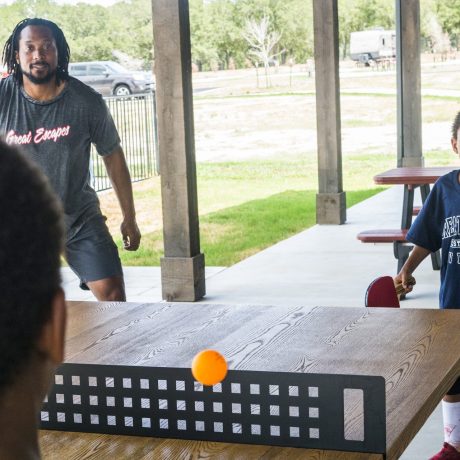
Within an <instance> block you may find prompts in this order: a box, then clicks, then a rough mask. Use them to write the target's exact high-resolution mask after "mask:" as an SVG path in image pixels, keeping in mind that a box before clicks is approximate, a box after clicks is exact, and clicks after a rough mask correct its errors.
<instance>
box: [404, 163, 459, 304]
mask: <svg viewBox="0 0 460 460" xmlns="http://www.w3.org/2000/svg"><path fill="white" fill-rule="evenodd" d="M459 173H460V170H456V171H452V172H450V173H448V174H446V175H445V176H442V177H441V178H439V179H438V181H437V182H436V183H435V184H434V187H433V189H432V190H431V192H430V194H429V195H428V198H427V200H426V201H425V204H424V205H423V208H422V210H421V211H420V213H419V215H418V216H417V218H416V219H415V221H414V223H413V224H412V226H411V228H410V230H409V232H408V233H407V239H408V240H409V241H410V242H411V243H414V244H416V245H417V246H421V247H422V248H425V249H428V250H429V251H431V252H435V251H437V250H438V249H441V288H440V290H439V306H440V307H441V308H460V184H459V182H458V175H459Z"/></svg>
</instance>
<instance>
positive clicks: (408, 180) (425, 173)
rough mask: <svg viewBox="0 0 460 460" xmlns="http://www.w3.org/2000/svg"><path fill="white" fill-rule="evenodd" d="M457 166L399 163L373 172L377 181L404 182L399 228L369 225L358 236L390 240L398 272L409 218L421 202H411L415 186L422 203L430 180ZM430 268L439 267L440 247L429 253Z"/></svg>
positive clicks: (407, 247) (407, 246)
mask: <svg viewBox="0 0 460 460" xmlns="http://www.w3.org/2000/svg"><path fill="white" fill-rule="evenodd" d="M453 169H456V167H454V166H443V167H427V168H425V167H402V168H394V169H390V170H388V171H385V172H383V173H380V174H377V175H376V176H374V182H375V183H376V184H378V185H404V195H403V205H402V217H401V226H400V228H394V229H372V230H364V231H362V232H360V233H358V235H357V238H358V240H360V241H362V242H363V243H374V244H377V243H392V244H393V254H394V256H395V258H396V259H397V273H398V272H399V271H400V270H401V268H402V266H403V265H404V263H405V262H406V260H407V258H408V257H409V254H410V251H411V250H412V248H413V246H412V245H411V244H410V243H409V242H408V241H407V240H406V234H407V231H408V230H409V228H410V226H411V224H412V219H413V217H414V216H417V215H418V213H419V212H420V210H421V206H414V190H415V189H416V188H420V194H421V198H422V204H423V203H425V201H426V199H427V198H428V195H429V193H430V184H433V183H434V182H436V181H437V180H438V179H439V178H440V177H441V176H443V175H444V174H447V173H449V172H451V171H452V170H453ZM431 262H432V266H433V270H439V269H440V268H441V257H440V254H439V251H438V252H436V253H433V254H431Z"/></svg>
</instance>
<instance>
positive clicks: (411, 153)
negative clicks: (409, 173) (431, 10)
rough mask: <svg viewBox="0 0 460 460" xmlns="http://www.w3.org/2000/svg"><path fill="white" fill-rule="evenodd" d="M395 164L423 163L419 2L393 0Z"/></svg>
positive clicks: (410, 164) (421, 164) (414, 164)
mask: <svg viewBox="0 0 460 460" xmlns="http://www.w3.org/2000/svg"><path fill="white" fill-rule="evenodd" d="M396 48H397V51H396V57H397V88H398V96H397V104H398V121H397V123H398V125H397V126H398V129H397V132H398V166H423V163H424V160H423V152H422V97H421V67H420V1H419V0H396Z"/></svg>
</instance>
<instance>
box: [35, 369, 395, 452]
mask: <svg viewBox="0 0 460 460" xmlns="http://www.w3.org/2000/svg"><path fill="white" fill-rule="evenodd" d="M350 395H351V397H350ZM350 409H351V410H350ZM347 414H348V415H347ZM350 414H352V415H350ZM347 417H348V419H349V420H347ZM40 419H41V428H42V429H52V430H61V431H81V432H88V433H106V434H122V435H135V436H151V437H166V438H182V439H195V440H207V441H223V442H233V443H249V444H266V445H276V446H293V447H305V448H318V449H335V450H348V451H355V452H374V453H384V452H385V441H386V431H385V427H386V423H385V381H384V379H383V378H382V377H377V376H357V375H335V374H334V375H332V374H301V373H289V372H261V371H237V370H230V371H228V374H227V377H226V378H225V380H224V381H223V382H222V383H220V384H217V385H214V386H213V387H209V386H203V385H201V384H200V383H198V382H196V381H195V380H194V378H193V376H192V373H191V371H190V369H187V368H166V367H138V366H108V365H93V364H63V365H62V366H61V367H60V368H59V369H58V371H57V372H56V375H55V382H54V386H53V388H52V390H51V392H50V393H49V395H48V397H47V398H46V400H45V403H44V405H43V408H42V410H41V413H40ZM347 427H348V428H347ZM350 427H351V428H350Z"/></svg>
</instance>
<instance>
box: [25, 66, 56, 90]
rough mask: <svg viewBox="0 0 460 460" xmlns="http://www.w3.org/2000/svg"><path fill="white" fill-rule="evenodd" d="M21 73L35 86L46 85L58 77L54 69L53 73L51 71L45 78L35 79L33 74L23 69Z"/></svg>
mask: <svg viewBox="0 0 460 460" xmlns="http://www.w3.org/2000/svg"><path fill="white" fill-rule="evenodd" d="M48 68H49V66H48ZM21 71H22V74H23V75H25V76H26V77H27V78H28V79H29V80H30V81H31V82H32V83H33V84H35V85H44V84H45V83H49V82H50V81H51V80H52V79H53V78H55V77H56V69H54V70H53V71H49V72H48V73H47V74H46V75H44V76H43V77H35V76H34V75H32V73H31V72H26V71H25V70H24V69H23V68H22V67H21Z"/></svg>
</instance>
